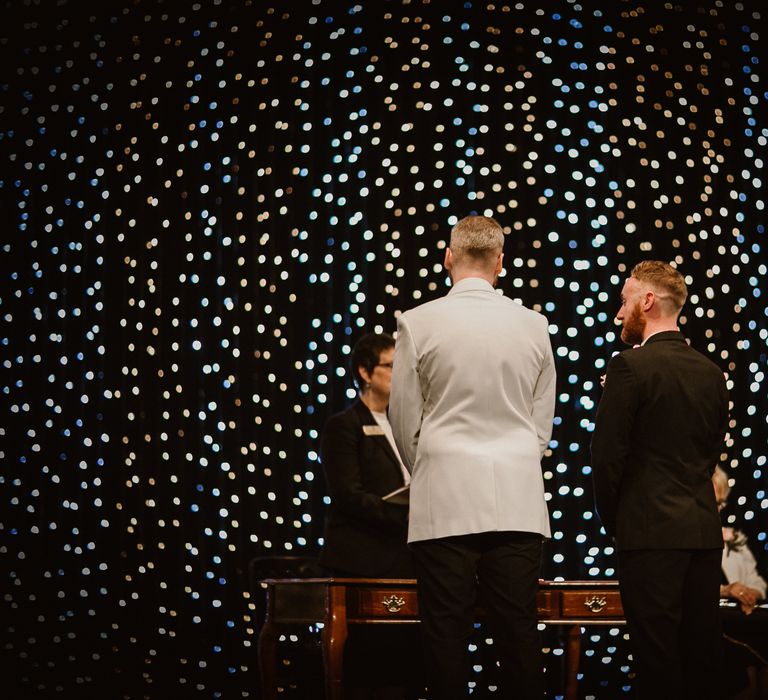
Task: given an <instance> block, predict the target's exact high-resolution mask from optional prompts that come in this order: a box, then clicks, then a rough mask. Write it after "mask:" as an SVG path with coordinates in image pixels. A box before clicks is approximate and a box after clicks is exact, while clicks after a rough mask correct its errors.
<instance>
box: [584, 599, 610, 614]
mask: <svg viewBox="0 0 768 700" xmlns="http://www.w3.org/2000/svg"><path fill="white" fill-rule="evenodd" d="M607 602H608V601H606V599H605V597H604V596H596V595H593V596H592V597H591V598H587V599H586V600H585V601H584V605H585V606H586V607H587V608H589V611H590V612H593V613H599V612H600V611H601V610H602V609H603V608H604V607H605V606H606V604H607Z"/></svg>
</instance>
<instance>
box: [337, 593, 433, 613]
mask: <svg viewBox="0 0 768 700" xmlns="http://www.w3.org/2000/svg"><path fill="white" fill-rule="evenodd" d="M418 616H419V604H418V600H417V597H416V591H415V590H403V589H402V588H399V589H391V588H357V589H353V588H348V589H347V619H348V620H350V621H352V620H355V619H357V618H364V619H369V620H370V619H392V618H395V619H403V618H404V619H409V618H412V619H418Z"/></svg>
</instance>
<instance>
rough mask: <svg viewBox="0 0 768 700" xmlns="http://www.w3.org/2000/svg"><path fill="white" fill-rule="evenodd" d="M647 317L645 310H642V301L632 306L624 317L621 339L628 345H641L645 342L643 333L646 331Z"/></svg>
mask: <svg viewBox="0 0 768 700" xmlns="http://www.w3.org/2000/svg"><path fill="white" fill-rule="evenodd" d="M645 324H646V321H645V317H644V316H643V312H642V311H640V302H638V303H637V304H635V305H634V306H633V307H632V310H631V311H630V312H629V314H628V315H627V316H626V318H625V319H624V323H623V328H622V329H621V339H622V340H623V341H624V342H625V343H626V344H627V345H640V343H642V342H643V334H644V333H645Z"/></svg>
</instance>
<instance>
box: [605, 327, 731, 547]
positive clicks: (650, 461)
mask: <svg viewBox="0 0 768 700" xmlns="http://www.w3.org/2000/svg"><path fill="white" fill-rule="evenodd" d="M727 422H728V392H727V389H726V384H725V378H724V376H723V372H722V370H720V368H719V367H718V366H717V365H715V364H714V363H713V362H711V361H710V360H708V359H707V358H706V357H704V355H702V354H701V353H699V352H697V351H696V350H694V349H693V348H691V347H690V346H689V345H688V344H687V343H686V342H685V339H684V337H683V335H682V334H681V333H678V332H676V331H664V332H661V333H657V334H656V335H653V336H651V337H650V338H649V339H648V341H647V342H646V344H645V345H643V346H642V347H639V348H633V349H631V350H625V351H624V352H622V353H620V354H619V355H616V356H615V357H613V359H611V361H610V362H609V364H608V368H607V372H606V376H605V386H604V389H603V395H602V398H601V399H600V405H599V406H598V409H597V417H596V418H595V431H594V435H593V438H592V469H593V479H594V487H595V501H596V504H597V511H598V513H599V515H600V519H601V521H602V523H603V526H604V527H605V530H606V532H608V534H610V535H614V536H615V537H616V546H617V548H618V549H620V550H628V549H709V548H720V547H722V546H723V539H722V534H721V529H720V518H719V516H718V513H717V506H716V504H715V494H714V488H713V486H712V482H711V480H710V479H711V476H712V472H713V471H714V469H715V467H716V466H717V463H718V461H719V460H720V453H721V450H722V449H723V437H724V435H725V431H726V428H727Z"/></svg>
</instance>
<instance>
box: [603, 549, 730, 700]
mask: <svg viewBox="0 0 768 700" xmlns="http://www.w3.org/2000/svg"><path fill="white" fill-rule="evenodd" d="M721 556H722V551H721V550H719V549H701V550H683V549H669V550H663V549H660V550H658V549H654V550H651V549H644V550H629V551H619V554H618V576H619V585H620V590H621V602H622V605H623V607H624V613H625V615H626V618H627V629H628V631H629V637H630V642H631V645H632V657H633V659H634V666H635V669H636V672H637V681H638V689H639V691H640V697H641V698H643V699H644V700H666V699H667V698H669V699H670V700H672V699H673V698H674V700H680V699H681V698H691V699H693V698H696V699H697V700H706V699H708V698H721V697H723V694H722V690H721V686H722V671H723V667H722V664H723V656H722V654H723V649H722V631H721V625H720V609H719V596H720V558H721Z"/></svg>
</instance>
